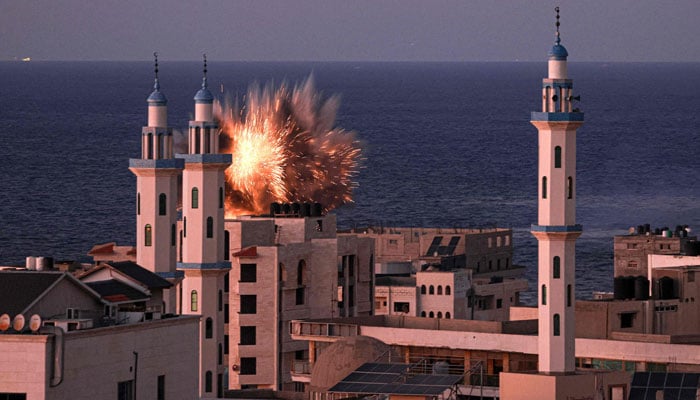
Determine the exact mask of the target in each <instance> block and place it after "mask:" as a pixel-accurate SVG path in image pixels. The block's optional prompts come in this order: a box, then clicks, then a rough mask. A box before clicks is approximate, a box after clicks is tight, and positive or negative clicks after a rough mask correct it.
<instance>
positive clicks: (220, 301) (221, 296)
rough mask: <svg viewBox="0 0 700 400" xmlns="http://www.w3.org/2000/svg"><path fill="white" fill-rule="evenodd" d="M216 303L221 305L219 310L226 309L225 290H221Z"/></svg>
mask: <svg viewBox="0 0 700 400" xmlns="http://www.w3.org/2000/svg"><path fill="white" fill-rule="evenodd" d="M216 300H217V301H216V303H217V305H218V307H219V311H224V291H223V290H219V297H218V298H217V299H216Z"/></svg>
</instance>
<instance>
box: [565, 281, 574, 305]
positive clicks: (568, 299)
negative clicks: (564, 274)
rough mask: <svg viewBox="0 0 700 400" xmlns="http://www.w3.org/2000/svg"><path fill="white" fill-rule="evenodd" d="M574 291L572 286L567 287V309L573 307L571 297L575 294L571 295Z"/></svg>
mask: <svg viewBox="0 0 700 400" xmlns="http://www.w3.org/2000/svg"><path fill="white" fill-rule="evenodd" d="M572 291H573V287H572V286H571V285H567V286H566V306H567V307H571V297H572V294H573V293H571V292H572Z"/></svg>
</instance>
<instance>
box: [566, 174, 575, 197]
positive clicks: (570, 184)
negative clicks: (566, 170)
mask: <svg viewBox="0 0 700 400" xmlns="http://www.w3.org/2000/svg"><path fill="white" fill-rule="evenodd" d="M566 197H567V198H569V199H573V198H574V179H573V178H572V177H568V178H566Z"/></svg>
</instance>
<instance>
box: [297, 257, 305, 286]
mask: <svg viewBox="0 0 700 400" xmlns="http://www.w3.org/2000/svg"><path fill="white" fill-rule="evenodd" d="M305 269H306V261H304V260H301V261H299V264H298V265H297V285H298V286H301V285H303V284H304V273H305V272H306V271H304V270H305Z"/></svg>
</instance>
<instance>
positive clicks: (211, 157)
mask: <svg viewBox="0 0 700 400" xmlns="http://www.w3.org/2000/svg"><path fill="white" fill-rule="evenodd" d="M175 157H176V158H178V159H180V160H184V161H185V163H187V164H192V163H204V164H231V161H232V160H233V156H232V155H231V154H219V153H213V154H175Z"/></svg>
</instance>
